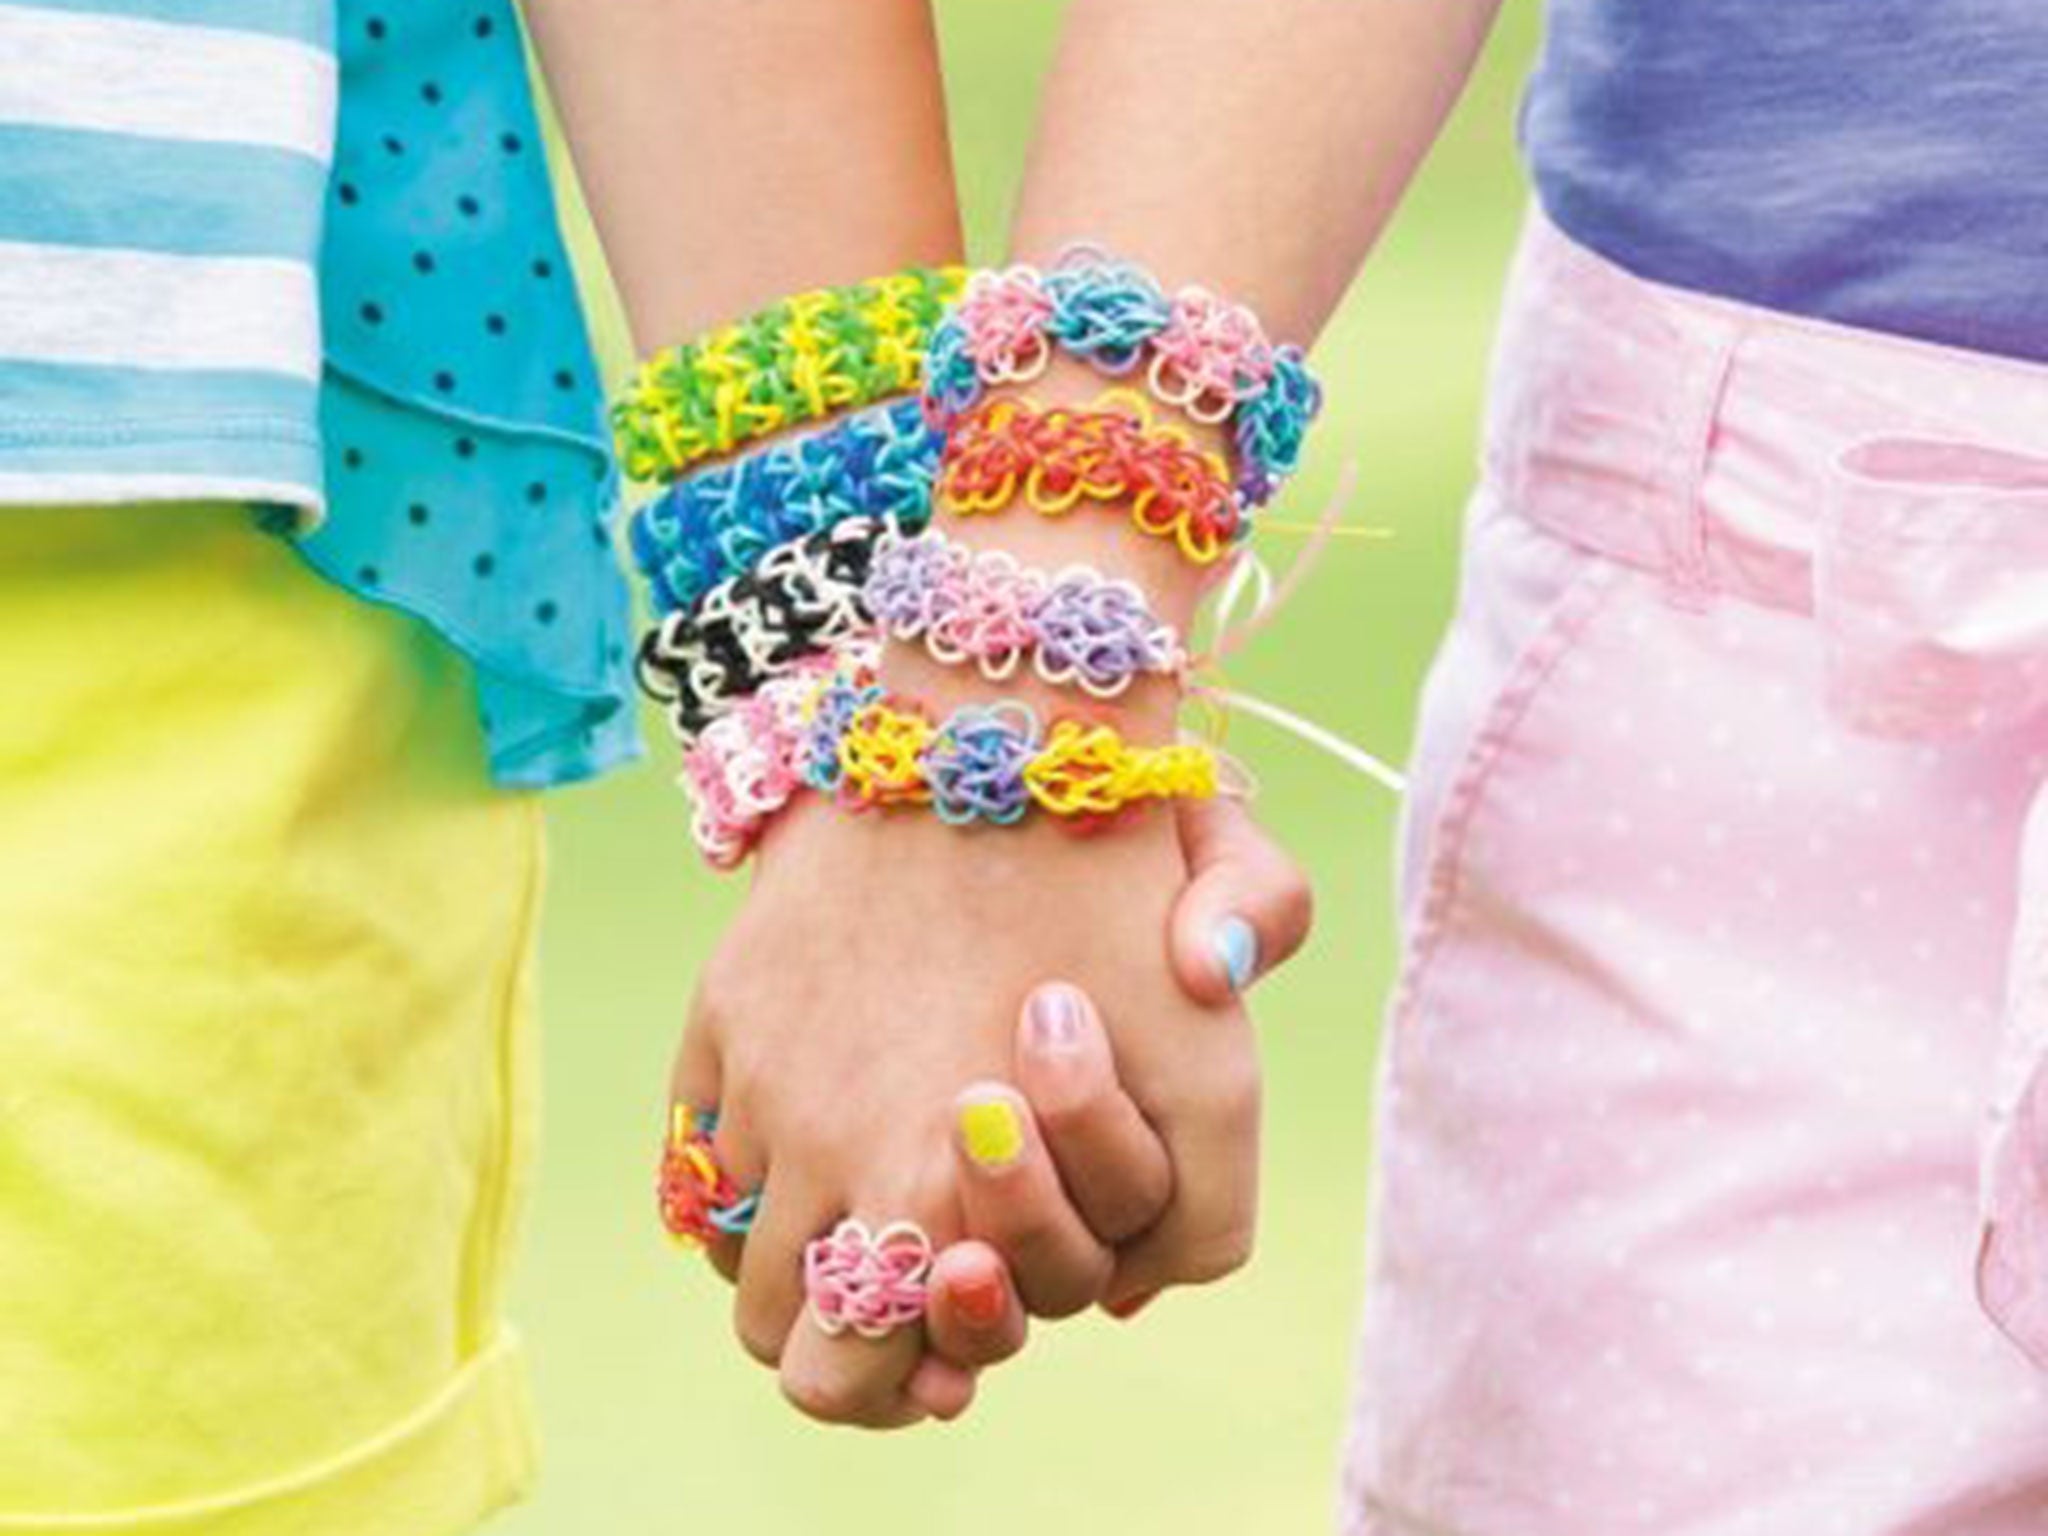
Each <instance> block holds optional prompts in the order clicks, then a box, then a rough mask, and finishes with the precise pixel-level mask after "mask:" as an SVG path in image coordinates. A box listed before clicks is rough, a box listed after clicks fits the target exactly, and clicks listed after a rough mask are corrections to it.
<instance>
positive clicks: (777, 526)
mask: <svg viewBox="0 0 2048 1536" xmlns="http://www.w3.org/2000/svg"><path fill="white" fill-rule="evenodd" d="M940 444H941V439H940V436H939V434H938V433H937V432H935V431H934V430H932V429H931V428H930V427H928V426H927V425H925V423H924V420H923V416H922V413H921V411H920V409H919V406H918V403H917V401H916V400H915V399H914V398H911V397H907V396H906V397H904V398H902V399H898V400H895V401H892V402H890V403H889V404H888V405H887V406H884V407H882V408H879V409H877V410H874V411H870V412H863V413H861V414H858V415H854V416H849V417H847V418H846V419H845V420H843V421H839V422H836V423H834V424H833V425H831V426H829V427H827V428H825V429H824V430H823V431H821V432H817V433H814V434H812V435H810V436H808V437H803V438H796V439H792V440H790V441H788V442H785V443H778V444H775V445H772V446H770V447H768V448H765V449H762V450H760V451H759V452H757V453H755V454H752V455H750V456H748V457H746V458H742V459H738V460H735V461H734V462H733V463H731V464H729V465H718V466H714V467H712V468H710V469H706V470H700V471H698V472H696V473H695V474H692V475H690V476H689V477H687V478H685V479H682V480H679V481H677V482H676V483H675V484H673V485H671V486H669V487H668V488H667V490H665V491H664V492H663V493H662V494H661V495H660V496H658V497H656V498H655V499H654V500H653V501H651V502H649V503H648V504H647V505H646V506H644V507H642V508H641V509H640V511H639V513H638V514H637V515H636V516H635V517H634V518H633V520H632V523H631V524H630V536H631V545H632V551H633V557H634V563H635V564H636V565H637V566H638V567H639V569H640V571H641V573H642V574H643V575H644V576H645V577H646V578H647V580H648V583H649V585H650V586H651V587H652V589H653V594H652V595H653V599H654V604H655V607H656V609H657V611H659V612H663V613H666V612H669V611H672V610H674V609H678V608H687V607H689V606H691V605H692V604H693V603H695V602H697V601H698V600H699V599H701V598H702V597H703V595H704V594H705V593H706V592H707V591H709V590H710V589H711V588H712V587H715V586H716V585H718V583H720V582H721V581H725V580H728V579H730V578H731V577H733V576H735V575H738V574H740V573H741V572H743V571H745V570H747V569H749V568H751V567H752V566H753V565H755V564H756V563H757V562H758V561H760V560H761V559H762V558H763V556H765V555H766V554H767V552H768V551H769V550H771V549H773V548H774V547H775V546H777V545H779V544H782V543H786V542H788V541H789V540H791V539H795V538H800V537H802V536H803V535H805V534H808V533H816V532H820V531H822V530H823V529H825V528H828V527H831V526H833V525H834V524H836V523H839V522H843V521H845V520H847V519H849V518H853V517H864V516H865V517H886V518H889V519H892V520H894V521H895V522H896V523H898V524H899V525H900V526H903V527H906V528H910V529H913V530H914V529H917V528H921V527H923V526H924V525H925V523H926V522H927V521H928V520H929V519H930V516H931V487H932V481H933V478H934V477H935V476H936V474H937V472H938V461H939V449H940Z"/></svg>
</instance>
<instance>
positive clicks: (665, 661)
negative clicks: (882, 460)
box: [638, 517, 895, 746]
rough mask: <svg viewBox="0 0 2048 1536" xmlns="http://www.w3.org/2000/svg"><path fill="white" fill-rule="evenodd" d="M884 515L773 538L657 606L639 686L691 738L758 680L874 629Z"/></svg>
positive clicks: (681, 736) (681, 735) (886, 527)
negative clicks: (722, 574) (871, 602)
mask: <svg viewBox="0 0 2048 1536" xmlns="http://www.w3.org/2000/svg"><path fill="white" fill-rule="evenodd" d="M894 531H895V525H894V524H893V523H891V522H890V521H889V519H887V518H879V517H849V518H847V519H845V520H844V521H842V522H837V523H834V524H832V525H831V526H830V527H829V528H821V529H819V530H818V531H817V532H816V533H810V534H805V535H804V536H803V537H801V538H797V539H792V540H790V541H789V542H788V543H786V544H778V545H776V546H775V548H773V549H771V550H769V551H768V553H767V554H765V555H763V556H762V557H761V559H760V562H759V563H758V564H757V565H755V566H754V567H753V569H751V570H749V571H746V572H744V573H743V574H741V575H738V576H734V577H730V578H728V579H727V580H725V581H722V582H720V583H719V584H718V585H717V586H715V587H713V588H712V589H711V590H710V591H709V592H707V593H705V594H704V596H703V597H702V598H701V599H700V600H699V601H698V602H697V603H695V604H693V605H692V606H691V607H689V608H687V609H678V610H676V611H675V612H672V613H669V614H666V615H664V616H663V617H662V619H661V622H660V623H658V624H656V625H655V626H654V627H653V628H652V629H650V630H649V631H648V632H647V635H646V637H645V638H644V639H643V640H642V641H641V643H640V655H639V661H638V671H639V676H640V687H641V690H642V691H643V692H644V693H646V694H647V696H648V697H649V698H651V699H653V700H654V701H655V702H656V703H658V704H661V705H663V706H665V707H666V708H667V710H668V716H669V723H670V724H671V725H672V726H673V727H674V728H675V733H676V738H677V740H679V741H681V742H682V743H683V745H684V746H688V745H690V743H692V742H693V741H695V740H696V739H697V737H698V736H699V735H700V734H701V733H702V732H703V731H704V729H705V727H707V726H708V725H710V724H711V722H712V721H714V720H716V719H718V718H719V717H720V716H721V715H726V714H730V713H731V712H732V710H733V709H734V708H735V707H737V706H738V704H739V702H740V701H741V700H742V699H744V698H746V697H747V696H748V695H750V694H752V693H755V692H756V691H758V690H759V689H760V687H761V685H762V684H763V683H766V682H768V681H769V680H770V679H771V678H775V677H779V676H781V675H783V674H784V673H786V672H788V671H789V670H790V669H792V668H793V667H794V666H796V664H797V663H798V662H800V661H802V660H804V659H805V658H806V657H809V656H814V655H816V654H818V653H819V652H821V651H831V650H835V649H837V648H839V647H841V646H843V645H845V644H846V643H847V642H848V641H850V640H853V639H856V638H858V637H860V636H863V635H869V634H872V633H873V630H874V621H873V619H872V618H871V617H870V615H869V613H868V609H867V604H866V598H865V594H864V588H865V586H866V584H867V581H868V576H869V571H870V568H871V567H872V566H873V564H874V560H875V555H876V551H877V547H878V541H879V540H881V539H882V538H884V537H885V536H892V535H893V534H894Z"/></svg>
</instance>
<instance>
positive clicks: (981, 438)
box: [933, 389, 1245, 565]
mask: <svg viewBox="0 0 2048 1536" xmlns="http://www.w3.org/2000/svg"><path fill="white" fill-rule="evenodd" d="M1020 498H1021V499H1022V500H1023V501H1024V503H1025V504H1026V505H1028V506H1030V507H1031V508H1032V509H1033V510H1034V511H1037V512H1039V513H1041V514H1043V515H1044V516H1047V517H1061V516H1064V515H1066V514H1067V513H1069V512H1071V511H1073V510H1074V509H1075V508H1076V507H1078V506H1080V505H1082V504H1083V503H1084V502H1085V503H1093V504H1095V505H1100V506H1112V507H1117V508H1128V510H1129V513H1130V517H1131V521H1132V522H1133V523H1135V524H1136V525H1137V527H1138V528H1139V530H1140V531H1141V532H1144V533H1148V534H1152V535H1154V536H1155V537H1159V538H1170V539H1172V540H1173V541H1174V542H1175V543H1176V544H1178V545H1179V546H1180V551H1181V553H1182V554H1183V555H1185V556H1186V557H1187V558H1188V559H1189V560H1190V561H1193V562H1194V563H1195V564H1197V565H1208V564H1211V563H1213V562H1214V561H1215V560H1216V559H1218V558H1219V557H1220V556H1221V555H1222V554H1223V552H1224V551H1225V550H1226V549H1228V548H1229V547H1230V546H1231V544H1232V543H1234V542H1235V541H1236V540H1237V538H1238V537H1239V536H1240V535H1241V534H1242V533H1243V532H1244V528H1245V524H1244V522H1243V520H1242V518H1241V517H1240V515H1239V512H1238V506H1237V501H1236V498H1235V497H1234V496H1233V495H1232V494H1231V489H1230V471H1229V468H1228V466H1227V465H1225V464H1224V462H1223V460H1222V459H1221V458H1219V457H1218V456H1217V455H1215V454H1213V453H1206V452H1203V451H1202V450H1200V449H1198V448H1196V447H1195V444H1194V440H1193V439H1192V438H1191V437H1190V436H1189V435H1188V434H1187V432H1186V431H1184V430H1183V429H1181V428H1179V427H1177V426H1170V425H1161V424H1160V423H1158V422H1157V421H1155V419H1154V417H1153V411H1152V406H1151V403H1150V402H1149V401H1148V400H1147V399H1146V398H1145V397H1144V396H1143V395H1141V394H1138V393H1137V392H1135V391H1133V390H1128V389H1117V390H1111V391H1109V392H1108V393H1106V394H1104V395H1102V396H1101V397H1100V398H1099V399H1097V400H1096V401H1095V402H1094V403H1093V404H1092V405H1088V406H1064V405H1056V406H1040V405H1036V404H1034V403H1033V402H1032V401H1030V400H1027V399H1024V398H1022V397H1020V396H1016V395H991V396H990V397H989V398H988V399H986V400H983V401H982V402H981V403H980V404H979V405H976V406H974V407H972V408H971V409H969V410H968V411H967V412H966V414H965V415H962V416H960V417H959V418H958V419H956V420H955V421H954V423H953V425H952V427H951V429H950V432H949V434H948V436H947V439H946V449H945V454H944V456H943V458H942V459H941V460H940V463H939V479H938V485H937V487H936V488H935V490H934V491H933V500H934V501H935V502H936V504H937V505H938V506H939V507H940V508H941V509H942V510H943V511H946V512H950V513H953V514H955V515H956V516H960V517H973V516H977V515H980V514H986V513H995V512H1003V511H1007V510H1008V509H1009V508H1010V507H1011V506H1012V505H1014V504H1015V503H1016V502H1017V501H1018V500H1019V499H1020Z"/></svg>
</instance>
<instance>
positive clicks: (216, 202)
mask: <svg viewBox="0 0 2048 1536" xmlns="http://www.w3.org/2000/svg"><path fill="white" fill-rule="evenodd" d="M334 25H335V23H334V15H333V0H0V59H4V60H5V61H6V62H5V63H4V64H0V506H4V505H9V504H14V505H36V504H54V503H69V502H87V501H97V502H109V501H148V500H175V499H184V498H192V497H201V496H206V497H215V496H234V497H238V498H241V499H246V500H250V501H264V502H279V503H288V504H292V505H296V506H299V507H303V508H313V509H317V508H318V507H319V506H320V505H321V499H322V498H321V451H320V438H319V389H320V370H321V334H320V292H319V282H318V278H317V275H316V271H315V267H316V263H317V261H318V257H319V252H320V242H321V222H322V211H323V202H324V198H325V193H326V183H327V176H328V162H329V159H330V156H331V154H332V152H333V144H334V132H335V119H336V111H337V103H336V66H335V54H334Z"/></svg>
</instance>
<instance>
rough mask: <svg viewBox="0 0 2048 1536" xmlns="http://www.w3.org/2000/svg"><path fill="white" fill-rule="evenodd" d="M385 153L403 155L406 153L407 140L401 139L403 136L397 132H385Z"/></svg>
mask: <svg viewBox="0 0 2048 1536" xmlns="http://www.w3.org/2000/svg"><path fill="white" fill-rule="evenodd" d="M384 153H385V154H387V155H402V154H404V153H405V140H403V139H401V138H400V137H399V136H398V135H397V134H395V133H387V134H385V135H384Z"/></svg>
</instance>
